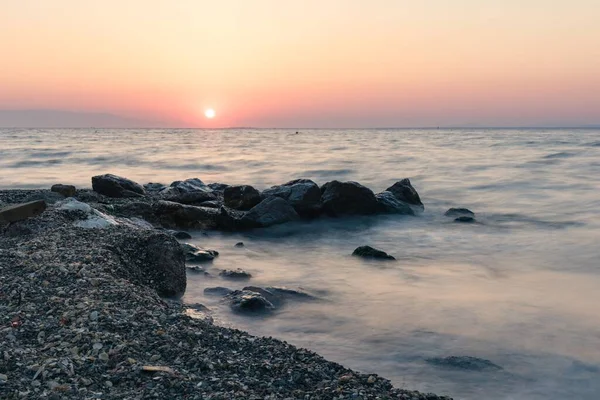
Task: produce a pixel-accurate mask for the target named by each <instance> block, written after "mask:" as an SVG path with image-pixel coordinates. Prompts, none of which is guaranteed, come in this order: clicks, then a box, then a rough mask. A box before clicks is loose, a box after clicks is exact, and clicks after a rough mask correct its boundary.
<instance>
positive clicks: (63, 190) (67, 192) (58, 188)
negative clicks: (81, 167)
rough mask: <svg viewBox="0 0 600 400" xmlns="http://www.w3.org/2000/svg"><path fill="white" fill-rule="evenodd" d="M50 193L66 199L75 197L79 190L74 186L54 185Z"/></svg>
mask: <svg viewBox="0 0 600 400" xmlns="http://www.w3.org/2000/svg"><path fill="white" fill-rule="evenodd" d="M50 191H52V192H55V193H58V194H61V195H63V196H64V197H73V196H75V193H77V188H75V186H73V185H62V184H60V183H59V184H56V185H52V187H51V188H50Z"/></svg>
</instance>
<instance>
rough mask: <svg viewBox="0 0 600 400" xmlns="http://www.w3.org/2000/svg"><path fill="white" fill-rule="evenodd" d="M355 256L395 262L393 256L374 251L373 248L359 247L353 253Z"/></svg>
mask: <svg viewBox="0 0 600 400" xmlns="http://www.w3.org/2000/svg"><path fill="white" fill-rule="evenodd" d="M352 255H353V256H356V257H363V258H373V259H378V260H395V258H394V257H393V256H390V255H389V254H388V253H386V252H385V251H381V250H377V249H374V248H373V247H371V246H360V247H357V248H356V249H355V250H354V251H353V252H352Z"/></svg>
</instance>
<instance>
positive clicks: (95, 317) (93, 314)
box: [90, 311, 98, 321]
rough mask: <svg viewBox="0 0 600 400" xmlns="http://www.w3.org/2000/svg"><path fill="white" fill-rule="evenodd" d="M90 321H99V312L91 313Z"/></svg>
mask: <svg viewBox="0 0 600 400" xmlns="http://www.w3.org/2000/svg"><path fill="white" fill-rule="evenodd" d="M90 320H91V321H97V320H98V311H92V312H91V313H90Z"/></svg>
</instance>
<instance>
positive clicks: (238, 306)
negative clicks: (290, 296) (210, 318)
mask: <svg viewBox="0 0 600 400" xmlns="http://www.w3.org/2000/svg"><path fill="white" fill-rule="evenodd" d="M225 298H226V299H227V301H228V302H229V306H230V307H231V309H232V310H233V311H235V312H239V313H249V314H255V313H268V312H271V311H273V310H274V309H275V306H273V304H272V303H271V302H270V301H269V300H267V299H265V298H264V296H262V295H261V294H260V293H257V292H252V291H249V290H235V291H233V292H231V293H229V294H228V295H227V296H225Z"/></svg>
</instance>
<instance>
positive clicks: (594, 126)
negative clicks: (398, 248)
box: [0, 124, 600, 132]
mask: <svg viewBox="0 0 600 400" xmlns="http://www.w3.org/2000/svg"><path fill="white" fill-rule="evenodd" d="M0 129H94V130H107V129H173V130H192V129H195V130H231V129H256V130H266V129H279V130H291V131H293V130H296V131H298V132H300V131H301V130H367V129H372V130H385V129H403V130H407V129H432V130H438V129H439V130H442V129H600V124H592V125H575V126H570V125H564V126H563V125H556V126H546V125H539V126H538V125H524V126H468V125H466V126H459V125H457V126H415V127H409V126H388V127H385V126H382V127H360V128H357V127H335V128H323V127H298V128H289V127H276V126H273V127H254V126H230V127H215V128H209V127H169V126H165V127H147V126H135V127H134V126H129V127H124V126H114V127H94V126H71V127H69V126H29V127H27V126H0Z"/></svg>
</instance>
